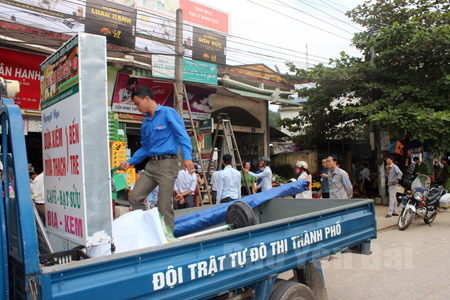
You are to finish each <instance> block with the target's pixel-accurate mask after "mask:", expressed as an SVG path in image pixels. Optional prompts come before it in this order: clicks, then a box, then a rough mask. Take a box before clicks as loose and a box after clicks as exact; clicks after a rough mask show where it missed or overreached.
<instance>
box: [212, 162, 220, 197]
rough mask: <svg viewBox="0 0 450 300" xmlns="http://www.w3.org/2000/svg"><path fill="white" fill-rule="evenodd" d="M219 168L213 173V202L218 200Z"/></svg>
mask: <svg viewBox="0 0 450 300" xmlns="http://www.w3.org/2000/svg"><path fill="white" fill-rule="evenodd" d="M219 172H220V171H219V170H217V171H215V172H214V173H213V174H212V175H211V190H212V204H216V202H217V182H218V181H219Z"/></svg>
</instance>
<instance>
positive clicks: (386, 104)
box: [282, 0, 450, 148]
mask: <svg viewBox="0 0 450 300" xmlns="http://www.w3.org/2000/svg"><path fill="white" fill-rule="evenodd" d="M449 8H450V4H449V2H448V1H444V0H436V1H425V0H378V1H376V2H365V3H364V4H363V5H359V6H357V7H356V8H355V9H353V10H352V11H350V12H348V13H347V15H348V16H349V17H350V18H351V19H352V20H353V22H355V23H357V24H359V25H361V26H364V27H365V28H366V31H364V32H359V33H356V34H355V36H354V38H353V46H354V47H356V48H357V49H359V50H360V51H361V52H362V57H360V58H358V57H350V56H348V55H347V54H345V53H344V52H341V56H340V57H339V58H337V59H330V67H326V66H324V65H317V66H315V67H314V68H311V69H309V70H308V71H306V70H303V69H298V68H296V67H295V65H294V64H292V63H287V65H288V66H289V67H290V70H291V71H292V72H294V73H295V74H296V75H297V76H300V77H308V78H309V79H310V80H311V81H313V82H315V83H316V87H315V88H312V89H308V90H306V89H303V90H301V91H299V94H300V95H301V96H302V97H308V102H307V103H306V105H305V107H304V110H303V111H302V112H300V114H299V116H298V117H297V118H295V119H293V120H286V119H284V120H282V125H283V126H286V127H288V129H289V130H291V131H292V132H299V135H297V136H296V137H295V138H294V140H295V141H296V142H297V143H298V144H301V143H304V144H311V145H314V144H317V143H318V142H321V141H325V140H326V139H327V138H335V137H336V136H339V135H341V136H342V135H343V136H346V137H352V138H353V139H355V138H356V139H358V137H361V136H362V134H363V133H364V132H365V133H367V132H368V131H370V130H371V129H372V127H374V126H376V127H378V128H382V129H383V130H389V131H390V132H394V133H396V134H397V135H398V137H403V136H405V135H407V134H408V136H411V138H412V139H417V140H419V141H421V142H423V141H424V140H425V139H434V140H435V141H436V142H437V145H438V147H440V148H443V147H445V146H446V144H447V141H448V139H449V138H450V108H449V97H450V47H449V46H450V12H449ZM371 50H373V53H374V54H375V55H374V57H373V58H372V56H371V54H372V53H371Z"/></svg>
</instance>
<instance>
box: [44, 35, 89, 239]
mask: <svg viewBox="0 0 450 300" xmlns="http://www.w3.org/2000/svg"><path fill="white" fill-rule="evenodd" d="M78 66H79V64H78V36H75V37H74V38H72V39H71V40H70V41H69V42H67V43H66V44H65V45H64V46H63V47H61V48H60V49H59V50H58V51H57V52H55V53H54V54H53V55H52V56H50V57H49V58H48V59H47V60H46V61H45V62H44V63H43V64H42V65H41V98H42V102H41V108H42V135H43V139H42V144H43V145H42V149H43V159H44V187H45V197H46V203H45V204H46V207H45V208H46V228H47V230H48V231H50V232H52V233H55V234H58V235H60V236H64V237H67V238H68V239H70V240H72V241H75V242H77V243H79V244H83V245H84V244H85V240H86V225H85V206H84V203H85V201H84V191H83V169H82V168H81V161H82V144H81V142H80V135H81V132H80V130H81V128H80V120H81V95H80V91H79V72H78Z"/></svg>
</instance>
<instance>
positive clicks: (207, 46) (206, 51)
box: [192, 27, 227, 65]
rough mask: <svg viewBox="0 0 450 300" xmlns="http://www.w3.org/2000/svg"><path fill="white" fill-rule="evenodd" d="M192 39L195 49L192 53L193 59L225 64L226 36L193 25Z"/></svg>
mask: <svg viewBox="0 0 450 300" xmlns="http://www.w3.org/2000/svg"><path fill="white" fill-rule="evenodd" d="M193 40H194V49H195V50H194V52H193V54H192V58H193V59H196V60H201V61H205V62H210V63H214V64H220V65H225V63H226V58H225V47H226V46H227V38H226V36H224V35H220V34H217V33H215V32H213V31H209V30H205V29H201V28H198V27H194V34H193Z"/></svg>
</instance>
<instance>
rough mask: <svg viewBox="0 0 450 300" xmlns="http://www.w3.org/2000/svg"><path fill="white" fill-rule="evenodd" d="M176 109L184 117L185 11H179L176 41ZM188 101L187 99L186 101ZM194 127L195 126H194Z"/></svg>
mask: <svg viewBox="0 0 450 300" xmlns="http://www.w3.org/2000/svg"><path fill="white" fill-rule="evenodd" d="M175 86H176V88H177V93H176V94H175V96H174V97H175V99H174V103H175V109H176V111H177V112H178V114H180V116H181V117H183V96H184V93H183V90H184V89H183V10H182V9H177V25H176V39H175ZM186 100H187V99H186ZM192 126H194V124H192Z"/></svg>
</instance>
